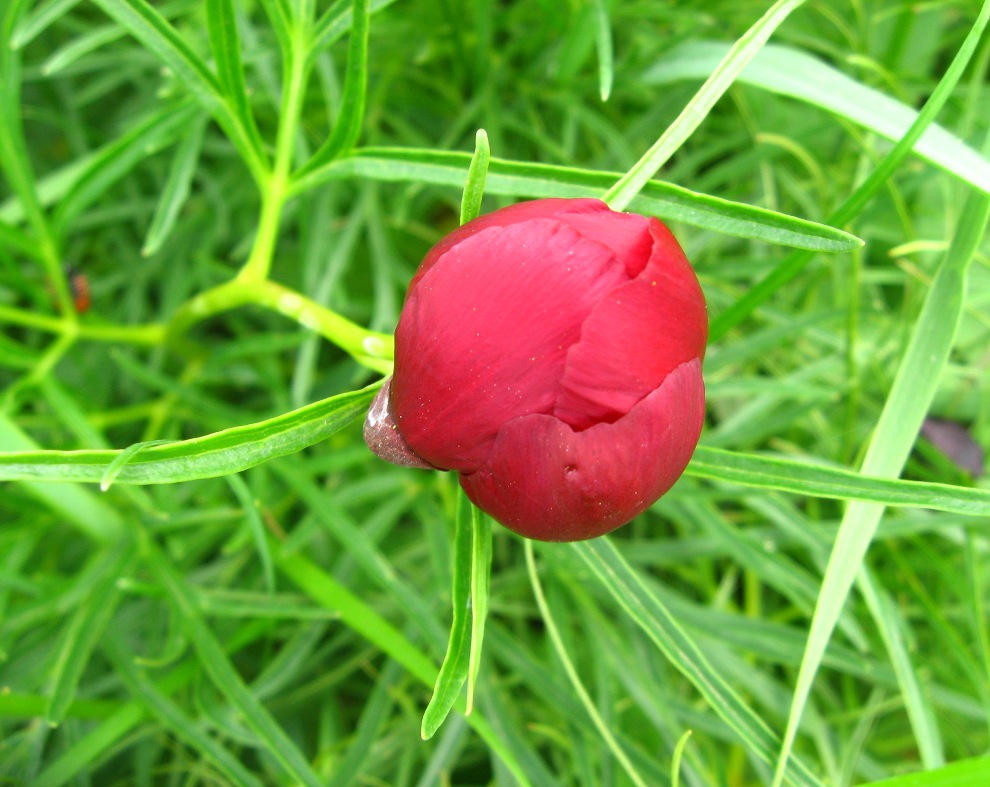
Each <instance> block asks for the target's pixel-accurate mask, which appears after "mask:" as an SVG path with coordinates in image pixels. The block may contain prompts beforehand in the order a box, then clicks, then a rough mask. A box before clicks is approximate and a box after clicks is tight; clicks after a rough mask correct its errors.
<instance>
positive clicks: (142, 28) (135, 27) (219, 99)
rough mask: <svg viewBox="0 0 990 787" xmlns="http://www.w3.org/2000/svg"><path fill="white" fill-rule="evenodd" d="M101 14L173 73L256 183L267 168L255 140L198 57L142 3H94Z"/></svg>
mask: <svg viewBox="0 0 990 787" xmlns="http://www.w3.org/2000/svg"><path fill="white" fill-rule="evenodd" d="M94 2H95V3H96V4H97V5H98V6H99V7H100V8H101V9H103V11H104V12H105V13H106V14H107V15H108V16H110V17H111V18H112V19H114V20H116V21H117V22H118V23H119V24H120V25H121V26H122V27H123V28H124V29H125V30H127V32H129V33H130V34H131V35H132V36H134V37H135V38H136V39H137V40H138V41H140V42H141V43H142V44H143V45H144V46H145V47H147V48H148V49H149V50H150V51H151V52H152V53H154V54H155V56H156V57H158V58H159V59H160V60H161V61H162V62H163V63H164V64H165V65H166V66H168V67H169V68H170V69H171V70H172V72H173V73H174V74H175V76H176V78H177V80H178V81H179V83H180V84H182V85H183V86H184V87H186V88H187V89H188V90H189V91H190V92H191V93H192V94H193V96H195V97H196V99H197V100H198V101H199V102H200V103H201V104H202V105H203V106H204V107H205V108H206V109H207V111H208V112H209V113H210V114H211V115H212V116H213V117H214V118H215V119H216V121H217V123H218V124H219V125H220V127H221V128H222V129H223V130H224V132H225V133H226V134H227V136H228V138H229V139H230V141H231V142H232V143H233V144H234V146H235V147H236V148H237V149H238V152H239V153H240V154H241V157H242V158H243V159H244V161H245V163H246V164H247V166H248V168H249V169H250V170H251V173H252V174H253V175H254V178H255V180H256V181H257V182H258V183H263V182H264V179H265V175H266V172H267V169H268V165H267V163H266V161H265V158H264V155H263V154H262V152H261V151H260V150H259V149H258V148H257V147H256V144H257V139H256V137H254V136H253V135H252V134H251V131H250V129H249V128H247V127H245V126H244V125H243V124H242V123H241V121H240V118H239V117H238V116H237V114H236V113H235V112H234V110H233V108H232V106H231V104H230V103H229V102H228V101H227V100H226V99H225V97H224V94H223V89H222V87H221V85H220V82H219V80H218V79H217V77H216V76H215V75H214V74H213V72H211V71H210V69H209V68H208V67H207V65H206V63H204V62H203V60H202V58H200V57H199V55H197V54H196V52H195V51H193V49H192V47H191V46H190V45H189V44H188V43H187V42H186V41H185V39H183V38H182V36H181V35H179V33H178V32H177V31H176V30H175V28H174V27H172V25H171V24H169V22H168V20H167V19H166V18H165V17H164V16H163V15H162V14H161V12H159V11H157V10H156V9H155V8H153V7H152V6H151V5H149V4H148V3H147V2H146V0H94Z"/></svg>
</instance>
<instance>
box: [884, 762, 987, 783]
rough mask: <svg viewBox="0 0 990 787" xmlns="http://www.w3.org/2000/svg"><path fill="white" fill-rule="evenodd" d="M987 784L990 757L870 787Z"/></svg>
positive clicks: (914, 774)
mask: <svg viewBox="0 0 990 787" xmlns="http://www.w3.org/2000/svg"><path fill="white" fill-rule="evenodd" d="M987 784H990V757H979V758H977V759H972V760H962V761H960V762H954V763H952V764H951V765H946V766H945V767H944V768H938V769H936V770H933V771H922V772H920V773H906V774H904V775H903V776H895V777H893V778H892V779H883V780H881V781H877V782H870V787H985V785H987Z"/></svg>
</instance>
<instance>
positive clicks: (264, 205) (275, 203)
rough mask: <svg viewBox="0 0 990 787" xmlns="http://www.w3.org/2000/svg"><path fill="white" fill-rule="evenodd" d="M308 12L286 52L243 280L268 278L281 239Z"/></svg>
mask: <svg viewBox="0 0 990 787" xmlns="http://www.w3.org/2000/svg"><path fill="white" fill-rule="evenodd" d="M307 20H308V16H307V17H305V18H301V19H299V20H297V22H296V25H295V26H294V29H293V34H294V37H293V46H292V47H291V48H290V49H289V51H288V52H286V62H285V66H284V68H283V73H284V78H283V80H282V104H281V108H280V109H279V121H278V131H277V132H276V137H275V162H274V166H273V167H272V171H271V174H270V175H269V176H268V177H267V178H266V179H265V180H264V181H263V182H262V184H261V216H260V217H259V219H258V234H257V235H255V239H254V246H253V247H252V249H251V255H250V256H249V257H248V261H247V262H246V263H245V264H244V267H243V268H242V269H241V271H240V273H239V274H238V275H237V278H238V279H239V280H241V281H250V282H253V281H261V280H264V279H267V278H268V274H269V272H270V271H271V267H272V257H273V256H274V253H275V243H276V241H277V240H278V233H279V227H280V225H281V222H282V211H283V209H284V207H285V201H286V199H287V197H288V188H287V186H288V182H289V175H290V170H291V168H292V156H293V151H294V147H295V142H296V135H297V133H298V131H299V115H300V113H301V112H302V104H303V98H304V95H305V92H306V81H307V77H308V76H309V69H310V66H309V57H308V51H309V22H308V21H307Z"/></svg>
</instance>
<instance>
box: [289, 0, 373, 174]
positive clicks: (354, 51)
mask: <svg viewBox="0 0 990 787" xmlns="http://www.w3.org/2000/svg"><path fill="white" fill-rule="evenodd" d="M370 18H371V4H370V2H369V0H354V1H353V5H352V8H351V19H352V20H353V21H352V25H351V37H350V45H349V47H348V50H347V71H346V73H345V76H344V92H343V95H342V96H341V101H340V111H339V112H338V113H337V118H336V120H335V122H334V125H333V131H331V132H330V136H329V137H327V139H326V141H325V142H324V143H323V145H321V146H320V149H319V150H317V151H316V153H314V154H313V157H312V158H311V159H310V160H309V161H307V162H306V164H304V165H303V167H302V169H301V170H300V173H299V174H300V175H304V174H305V173H307V172H311V171H312V170H314V169H318V168H319V167H321V166H324V165H325V164H327V163H329V162H331V161H333V160H334V159H336V158H338V157H339V156H341V155H342V154H344V153H347V152H348V151H349V150H350V149H351V148H352V147H354V143H355V142H357V140H358V137H359V136H360V134H361V124H362V123H363V122H364V105H365V101H366V93H367V90H368V31H369V29H370V27H371V22H370Z"/></svg>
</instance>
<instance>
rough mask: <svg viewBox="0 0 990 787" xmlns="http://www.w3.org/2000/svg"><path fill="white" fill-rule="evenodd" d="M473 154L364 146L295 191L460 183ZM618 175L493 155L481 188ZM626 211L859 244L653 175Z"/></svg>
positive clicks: (514, 188)
mask: <svg viewBox="0 0 990 787" xmlns="http://www.w3.org/2000/svg"><path fill="white" fill-rule="evenodd" d="M470 162H471V156H469V155H468V154H466V153H457V152H437V151H433V150H422V149H416V148H365V149H362V150H360V151H356V152H355V153H354V154H353V155H351V156H349V157H346V158H344V159H338V160H337V161H334V162H332V163H330V164H328V165H327V166H324V167H320V168H319V169H316V170H313V171H312V172H310V173H308V174H307V175H306V176H305V177H303V178H301V179H299V180H297V181H295V182H294V184H293V189H292V190H293V192H294V193H299V192H302V191H305V190H306V189H309V188H312V187H314V186H316V185H318V184H320V183H324V182H326V181H327V180H332V179H344V178H346V179H351V178H367V179H369V180H379V181H385V182H400V183H401V182H406V183H433V184H438V185H445V186H451V187H453V188H457V189H460V188H462V187H463V185H464V172H465V170H467V169H468V167H469V166H470ZM616 177H618V175H617V174H614V173H608V172H598V171H594V170H585V169H576V168H573V167H559V166H552V165H548V164H531V163H528V162H521V161H507V160H504V159H497V158H493V159H491V161H490V165H489V170H488V178H487V180H486V181H485V192H486V193H488V194H504V195H510V196H514V197H527V198H539V197H598V196H600V195H601V192H602V190H603V189H604V188H606V187H607V186H608V184H609V183H614V182H615V179H616ZM629 209H630V210H633V211H636V212H638V213H643V214H646V215H649V216H657V217H658V218H661V219H664V220H665V221H682V222H684V223H686V224H693V225H695V226H698V227H704V228H705V229H710V230H713V231H715V232H724V233H726V234H729V235H735V236H738V237H743V238H752V239H754V240H761V241H765V242H767V243H775V244H781V245H784V246H795V247H797V248H804V249H813V250H815V251H831V252H845V251H852V250H853V249H857V248H859V247H861V246H862V245H863V242H862V241H861V240H860V239H859V238H857V237H856V236H854V235H850V234H849V233H847V232H843V231H842V230H838V229H835V228H834V227H827V226H825V225H823V224H816V223H815V222H812V221H807V220H805V219H799V218H795V217H794V216H788V215H785V214H783V213H776V212H774V211H771V210H766V209H765V208H758V207H755V206H753V205H747V204H744V203H739V202H731V201H729V200H724V199H720V198H718V197H712V196H709V195H707V194H699V193H697V192H693V191H689V190H688V189H685V188H682V187H680V186H675V185H673V184H671V183H663V182H660V181H651V182H650V183H649V184H647V185H646V187H644V189H643V190H642V193H640V194H638V195H637V196H636V197H635V199H633V201H632V203H631V204H630V205H629Z"/></svg>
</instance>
